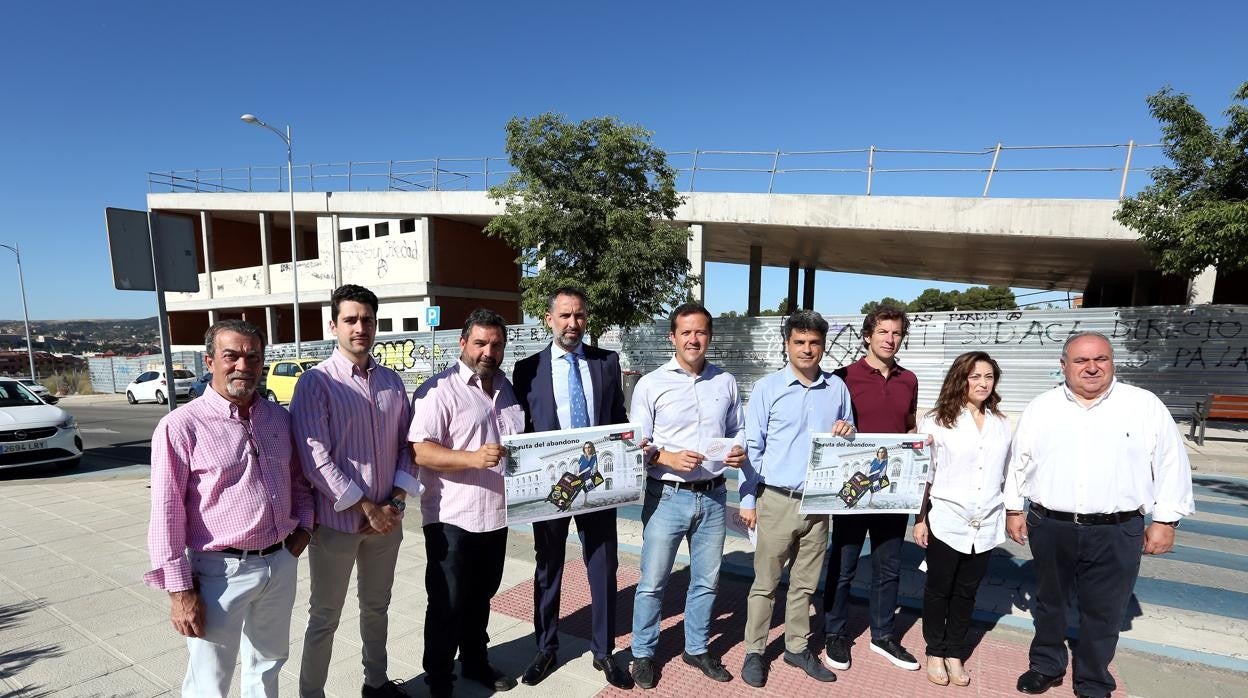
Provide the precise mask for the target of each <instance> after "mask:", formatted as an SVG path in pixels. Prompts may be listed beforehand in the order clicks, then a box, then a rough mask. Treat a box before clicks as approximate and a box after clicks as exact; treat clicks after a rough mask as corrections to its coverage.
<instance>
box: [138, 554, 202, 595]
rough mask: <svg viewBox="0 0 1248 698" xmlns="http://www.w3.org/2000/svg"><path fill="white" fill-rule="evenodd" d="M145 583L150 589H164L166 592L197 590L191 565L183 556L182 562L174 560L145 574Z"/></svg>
mask: <svg viewBox="0 0 1248 698" xmlns="http://www.w3.org/2000/svg"><path fill="white" fill-rule="evenodd" d="M143 583H145V584H147V585H148V586H149V587H153V588H156V589H163V590H164V591H168V592H174V591H186V590H187V589H193V588H195V582H194V579H193V576H192V574H191V564H190V562H188V561H187V559H186V557H185V556H183V557H182V558H181V559H180V560H173V561H170V562H168V563H166V564H165V566H163V567H157V568H156V569H154V570H150V571H148V572H145V573H144V574H143Z"/></svg>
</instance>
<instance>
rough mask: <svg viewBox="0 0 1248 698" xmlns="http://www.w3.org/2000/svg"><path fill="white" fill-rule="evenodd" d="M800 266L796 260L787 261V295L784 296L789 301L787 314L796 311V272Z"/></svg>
mask: <svg viewBox="0 0 1248 698" xmlns="http://www.w3.org/2000/svg"><path fill="white" fill-rule="evenodd" d="M800 268H801V265H800V264H799V263H798V261H797V260H796V259H790V260H789V295H788V296H785V297H786V298H788V299H789V312H790V313H792V312H793V311H794V310H797V272H798V270H799V269H800Z"/></svg>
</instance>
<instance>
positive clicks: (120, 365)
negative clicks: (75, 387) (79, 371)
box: [87, 351, 204, 393]
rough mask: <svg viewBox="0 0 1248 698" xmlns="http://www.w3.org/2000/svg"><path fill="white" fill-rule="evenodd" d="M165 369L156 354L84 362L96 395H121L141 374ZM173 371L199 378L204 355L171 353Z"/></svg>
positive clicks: (193, 352)
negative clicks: (181, 370) (181, 371)
mask: <svg viewBox="0 0 1248 698" xmlns="http://www.w3.org/2000/svg"><path fill="white" fill-rule="evenodd" d="M164 367H165V358H164V357H163V356H161V355H160V354H147V355H145V356H130V357H123V356H111V357H92V358H89V359H87V371H88V373H90V375H91V388H92V389H93V390H95V392H97V393H124V392H126V386H127V385H130V382H131V381H133V380H134V379H135V378H137V377H138V375H139V374H140V373H143V372H144V371H159V370H161V369H163V368H164ZM173 367H174V369H180V368H184V369H186V370H188V371H191V372H193V373H194V374H195V375H197V376H198V375H199V374H201V373H203V372H204V354H203V352H198V351H175V352H173Z"/></svg>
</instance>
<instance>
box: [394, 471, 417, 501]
mask: <svg viewBox="0 0 1248 698" xmlns="http://www.w3.org/2000/svg"><path fill="white" fill-rule="evenodd" d="M394 486H395V487H397V488H399V489H401V490H403V491H404V492H406V493H407V496H409V497H419V496H420V492H421V490H423V489H424V488H423V487H421V485H420V480H417V479H416V478H415V477H412V474H411V473H409V472H407V471H406V470H396V471H394Z"/></svg>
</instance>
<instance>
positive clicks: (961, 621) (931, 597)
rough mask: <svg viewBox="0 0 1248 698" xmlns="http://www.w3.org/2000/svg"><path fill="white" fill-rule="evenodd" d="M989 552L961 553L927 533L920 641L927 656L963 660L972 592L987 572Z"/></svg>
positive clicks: (966, 650)
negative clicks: (921, 637) (925, 575)
mask: <svg viewBox="0 0 1248 698" xmlns="http://www.w3.org/2000/svg"><path fill="white" fill-rule="evenodd" d="M991 556H992V550H986V551H984V552H974V553H970V554H967V553H962V552H958V551H957V550H954V549H953V548H951V547H949V546H948V545H946V544H945V542H944V541H942V540H940V539H939V538H937V537H936V536H935V535H934V534H932V533H929V534H928V542H927V583H926V585H925V586H924V587H923V639H924V640H926V641H927V656H929V657H952V658H954V659H966V658H967V656H968V655H969V654H970V647H969V646H968V645H967V642H966V632H967V630H968V629H969V628H970V627H971V613H972V612H973V611H974V610H975V592H977V591H978V590H979V583H980V582H981V581H983V579H984V574H986V573H987V572H988V560H989V558H990V557H991Z"/></svg>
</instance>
